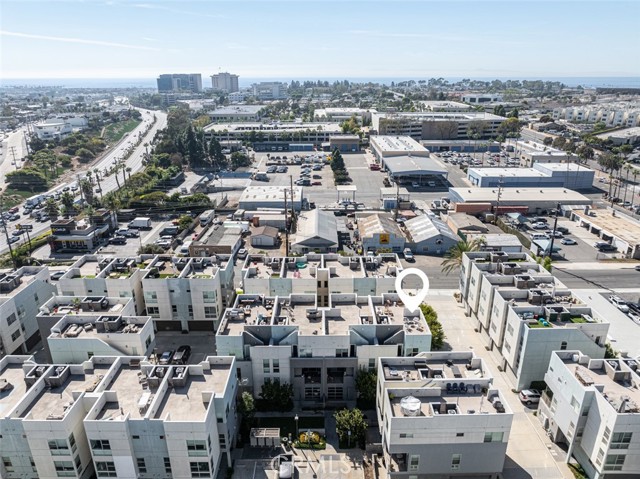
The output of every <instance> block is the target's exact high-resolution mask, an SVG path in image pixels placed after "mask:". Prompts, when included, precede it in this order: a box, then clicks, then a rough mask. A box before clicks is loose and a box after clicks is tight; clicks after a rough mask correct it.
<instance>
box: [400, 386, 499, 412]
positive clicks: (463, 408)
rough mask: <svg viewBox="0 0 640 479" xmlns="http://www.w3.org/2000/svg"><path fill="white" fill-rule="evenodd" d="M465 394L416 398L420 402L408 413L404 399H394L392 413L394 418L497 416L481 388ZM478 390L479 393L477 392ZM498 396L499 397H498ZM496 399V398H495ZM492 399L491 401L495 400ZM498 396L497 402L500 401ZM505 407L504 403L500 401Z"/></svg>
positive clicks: (445, 393) (491, 403) (444, 394)
mask: <svg viewBox="0 0 640 479" xmlns="http://www.w3.org/2000/svg"><path fill="white" fill-rule="evenodd" d="M470 389H471V390H472V391H473V392H471V391H468V392H467V393H465V394H460V393H458V394H456V393H447V392H444V391H443V393H442V394H441V395H440V396H436V395H434V396H419V397H415V396H413V397H414V398H415V399H417V400H418V401H419V404H418V403H417V402H416V404H415V406H418V407H415V408H411V409H412V412H411V413H407V408H406V406H404V405H403V402H402V400H403V398H402V397H394V398H393V399H392V400H391V412H392V414H393V416H394V417H408V418H411V417H438V416H453V415H471V414H497V410H496V408H495V407H494V405H493V404H494V403H495V401H494V402H492V401H491V400H489V399H488V398H487V396H486V395H484V394H482V392H481V390H482V388H481V387H479V386H478V387H477V388H475V389H474V388H471V387H470ZM476 390H477V392H475V391H476ZM496 396H497V395H496ZM494 397H495V396H494ZM494 397H492V398H491V399H494ZM499 400H500V399H499V396H497V398H496V401H499ZM500 402H501V403H502V405H503V406H504V402H502V401H500Z"/></svg>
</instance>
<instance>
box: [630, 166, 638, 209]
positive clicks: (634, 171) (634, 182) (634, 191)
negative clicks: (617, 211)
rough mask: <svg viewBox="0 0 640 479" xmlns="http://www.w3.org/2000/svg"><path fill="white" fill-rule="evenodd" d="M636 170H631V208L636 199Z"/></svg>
mask: <svg viewBox="0 0 640 479" xmlns="http://www.w3.org/2000/svg"><path fill="white" fill-rule="evenodd" d="M637 178H638V169H637V168H634V169H633V190H632V192H631V207H632V208H633V205H634V203H635V199H636V187H637V185H638V181H637Z"/></svg>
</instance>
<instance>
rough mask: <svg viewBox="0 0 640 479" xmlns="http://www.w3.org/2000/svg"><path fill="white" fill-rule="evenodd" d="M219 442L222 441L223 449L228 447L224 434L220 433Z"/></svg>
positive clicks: (221, 446)
mask: <svg viewBox="0 0 640 479" xmlns="http://www.w3.org/2000/svg"><path fill="white" fill-rule="evenodd" d="M218 442H219V443H220V448H221V449H224V448H226V447H227V438H226V436H225V435H224V434H218Z"/></svg>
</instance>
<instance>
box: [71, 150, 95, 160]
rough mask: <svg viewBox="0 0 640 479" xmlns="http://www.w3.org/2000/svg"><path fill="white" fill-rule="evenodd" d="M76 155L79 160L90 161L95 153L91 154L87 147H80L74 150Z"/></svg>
mask: <svg viewBox="0 0 640 479" xmlns="http://www.w3.org/2000/svg"><path fill="white" fill-rule="evenodd" d="M76 156H79V157H80V161H82V162H84V163H86V162H88V161H91V160H93V159H94V158H95V157H96V155H94V154H93V151H91V150H90V149H88V148H80V149H78V150H76Z"/></svg>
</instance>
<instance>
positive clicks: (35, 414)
mask: <svg viewBox="0 0 640 479" xmlns="http://www.w3.org/2000/svg"><path fill="white" fill-rule="evenodd" d="M110 366H111V365H96V366H95V368H94V370H93V371H92V372H90V373H89V372H86V373H85V374H74V373H71V374H69V376H68V377H67V378H66V379H65V380H64V382H62V384H61V385H60V386H52V387H51V388H50V389H43V390H42V391H41V392H40V394H39V395H38V397H37V398H36V399H34V400H33V402H32V403H31V405H30V406H29V408H27V409H26V410H25V411H24V414H23V416H22V417H26V416H27V415H28V416H29V419H32V420H37V421H44V420H62V419H64V417H65V415H66V413H67V411H68V410H69V409H71V407H72V406H73V405H74V404H75V402H76V399H74V395H77V394H79V393H83V392H93V391H95V389H96V387H97V386H98V385H99V384H100V382H101V381H102V379H103V378H104V375H105V374H106V372H107V370H108V369H109V367H110ZM65 367H66V366H54V371H61V370H63V369H64V368H65ZM54 374H56V373H54ZM51 379H53V378H52V376H48V377H46V378H45V382H46V381H47V380H51Z"/></svg>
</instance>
